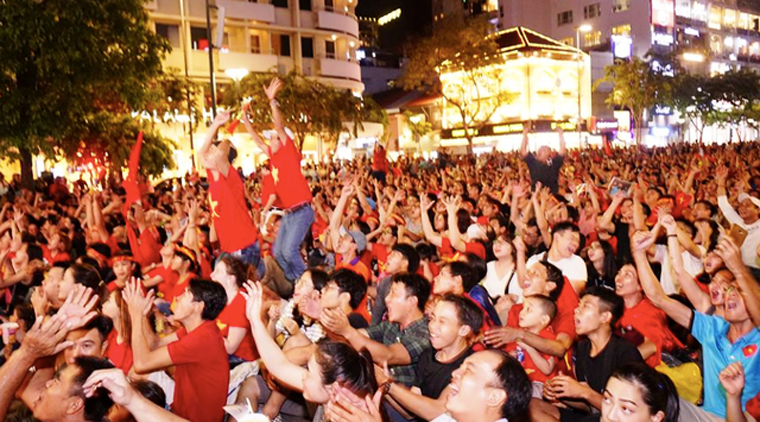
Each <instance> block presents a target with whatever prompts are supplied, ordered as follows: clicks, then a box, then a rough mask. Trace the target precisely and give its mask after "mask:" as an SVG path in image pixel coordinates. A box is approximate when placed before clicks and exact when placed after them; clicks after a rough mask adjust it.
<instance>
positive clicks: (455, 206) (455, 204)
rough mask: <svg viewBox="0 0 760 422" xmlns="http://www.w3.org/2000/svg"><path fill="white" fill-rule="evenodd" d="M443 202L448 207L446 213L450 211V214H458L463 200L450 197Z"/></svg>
mask: <svg viewBox="0 0 760 422" xmlns="http://www.w3.org/2000/svg"><path fill="white" fill-rule="evenodd" d="M442 201H443V204H444V205H446V211H448V212H449V214H451V213H456V212H457V210H459V207H460V206H461V205H462V198H461V197H459V196H454V195H450V196H449V197H446V198H444V199H442Z"/></svg>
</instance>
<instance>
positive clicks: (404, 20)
mask: <svg viewBox="0 0 760 422" xmlns="http://www.w3.org/2000/svg"><path fill="white" fill-rule="evenodd" d="M431 2H432V0H359V4H358V5H357V7H356V14H357V15H359V16H363V17H374V18H379V17H380V16H382V15H384V14H386V13H388V12H391V11H393V10H395V9H396V8H400V9H401V17H400V18H399V19H398V20H396V21H394V22H391V23H389V24H388V25H386V26H383V27H382V28H380V47H381V48H382V49H384V50H389V51H394V52H397V53H401V52H402V51H403V47H404V44H405V43H406V42H409V41H411V40H413V39H414V38H415V37H419V36H423V35H425V34H426V33H427V31H429V30H430V27H431V25H432V15H433V12H432V6H431Z"/></svg>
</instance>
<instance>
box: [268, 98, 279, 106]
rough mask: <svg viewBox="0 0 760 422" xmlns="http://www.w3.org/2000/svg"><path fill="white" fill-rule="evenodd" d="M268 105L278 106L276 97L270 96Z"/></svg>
mask: <svg viewBox="0 0 760 422" xmlns="http://www.w3.org/2000/svg"><path fill="white" fill-rule="evenodd" d="M269 105H271V106H273V107H275V106H276V107H279V106H280V103H279V102H278V101H277V100H276V99H274V98H272V99H271V100H269Z"/></svg>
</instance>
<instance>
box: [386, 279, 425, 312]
mask: <svg viewBox="0 0 760 422" xmlns="http://www.w3.org/2000/svg"><path fill="white" fill-rule="evenodd" d="M392 280H393V282H394V283H401V284H403V285H404V288H405V289H406V295H407V297H408V296H414V297H416V298H417V308H419V310H420V311H423V310H425V303H427V301H428V298H429V297H430V283H428V281H427V280H425V278H424V277H422V276H420V275H417V274H410V273H401V274H396V275H394V276H393V279H392Z"/></svg>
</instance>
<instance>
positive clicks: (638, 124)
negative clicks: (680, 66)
mask: <svg viewBox="0 0 760 422" xmlns="http://www.w3.org/2000/svg"><path fill="white" fill-rule="evenodd" d="M669 78H670V77H669V76H666V75H663V73H662V71H660V70H655V69H653V66H652V63H651V62H649V61H645V60H642V59H640V58H638V57H635V56H634V57H633V58H631V60H629V61H621V62H619V63H616V64H614V65H612V66H607V67H606V68H605V69H604V77H603V78H601V79H599V80H598V81H597V82H596V84H595V86H594V88H595V89H598V87H599V86H600V85H601V84H604V83H611V84H612V91H611V92H610V95H609V96H608V97H607V99H606V103H607V104H608V105H611V106H620V107H624V108H627V109H628V110H629V111H630V112H631V117H632V119H633V123H634V130H635V132H636V144H637V145H638V144H641V140H642V136H643V131H644V124H645V123H646V122H645V121H644V119H645V113H646V111H647V110H651V109H652V108H653V107H654V106H655V105H657V104H665V103H668V102H669V101H670V97H669V96H670V89H671V88H670V87H671V83H670V82H669Z"/></svg>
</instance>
